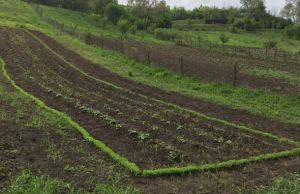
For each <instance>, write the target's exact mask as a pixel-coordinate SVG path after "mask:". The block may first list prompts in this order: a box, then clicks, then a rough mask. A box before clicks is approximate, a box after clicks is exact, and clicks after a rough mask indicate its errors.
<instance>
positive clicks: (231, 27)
mask: <svg viewBox="0 0 300 194" xmlns="http://www.w3.org/2000/svg"><path fill="white" fill-rule="evenodd" d="M229 31H230V32H231V33H233V34H237V33H239V30H238V29H237V28H236V27H235V26H234V25H230V27H229Z"/></svg>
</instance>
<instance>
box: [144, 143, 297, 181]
mask: <svg viewBox="0 0 300 194" xmlns="http://www.w3.org/2000/svg"><path fill="white" fill-rule="evenodd" d="M299 154H300V148H294V149H292V150H288V151H282V152H277V153H270V154H263V155H259V156H253V157H250V158H246V159H239V160H228V161H225V162H219V163H214V164H203V165H199V166H196V165H190V166H185V167H172V168H160V169H149V170H144V171H143V175H144V176H162V175H175V174H185V173H191V172H195V171H198V172H204V171H208V170H218V169H224V168H230V167H233V166H241V165H245V164H249V163H253V162H258V161H263V160H271V159H278V158H285V157H290V156H295V155H299Z"/></svg>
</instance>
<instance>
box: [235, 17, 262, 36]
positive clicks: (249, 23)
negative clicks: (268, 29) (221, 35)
mask: <svg viewBox="0 0 300 194" xmlns="http://www.w3.org/2000/svg"><path fill="white" fill-rule="evenodd" d="M260 26H261V25H260V24H259V23H258V22H257V21H255V20H254V19H253V18H249V17H246V18H239V19H236V20H235V21H234V23H233V27H235V28H239V29H243V30H246V31H249V32H252V31H256V30H257V29H259V28H260Z"/></svg>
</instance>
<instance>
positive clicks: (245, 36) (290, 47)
mask: <svg viewBox="0 0 300 194" xmlns="http://www.w3.org/2000/svg"><path fill="white" fill-rule="evenodd" d="M200 22H201V21H197V20H196V21H194V22H192V26H191V28H190V29H191V30H190V31H189V32H184V31H179V30H178V31H177V33H179V34H182V35H183V36H185V35H186V34H188V36H193V37H194V39H197V37H198V36H200V37H201V39H203V40H207V41H211V42H216V43H219V44H222V42H221V40H220V35H221V34H224V35H225V36H227V37H228V38H229V41H228V42H227V43H226V45H230V46H240V47H255V48H264V43H265V42H267V41H270V40H273V41H276V42H278V45H277V46H278V48H279V49H282V50H285V51H289V52H293V53H297V52H300V49H299V48H300V41H298V40H291V39H288V38H287V37H286V35H285V31H284V30H259V31H257V32H252V33H249V32H244V31H241V32H239V33H231V32H229V27H228V26H226V25H223V26H222V25H207V24H201V23H200ZM186 25H187V21H180V20H179V21H175V22H174V27H175V28H176V29H186V27H185V26H186Z"/></svg>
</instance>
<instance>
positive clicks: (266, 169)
mask: <svg viewBox="0 0 300 194" xmlns="http://www.w3.org/2000/svg"><path fill="white" fill-rule="evenodd" d="M0 33H1V35H2V34H4V33H11V34H12V35H13V34H17V33H23V32H17V31H14V30H12V29H9V30H7V29H5V30H3V29H1V32H0ZM40 36H41V37H42V38H43V40H44V41H45V42H46V43H47V44H48V45H49V46H50V47H51V48H53V49H55V50H56V52H58V53H59V54H61V55H63V56H64V58H65V59H66V60H68V61H70V62H72V63H73V64H75V65H76V66H78V67H80V68H81V69H83V70H84V71H85V72H88V73H89V74H91V75H93V76H95V77H98V78H100V79H104V80H106V81H109V82H112V83H115V84H116V85H119V86H122V87H126V88H129V89H131V90H132V91H135V92H139V93H142V94H146V95H148V96H152V97H156V98H159V99H162V100H166V101H168V102H173V103H176V104H179V105H182V106H184V107H187V108H191V109H194V110H197V111H199V110H201V112H205V113H207V114H208V113H209V114H210V115H213V116H216V117H219V118H223V116H222V112H223V113H235V114H231V115H230V116H229V117H227V118H226V119H229V120H232V121H234V122H235V121H239V123H244V124H247V125H250V123H251V121H252V122H254V121H255V120H254V119H255V118H256V119H258V118H259V120H260V122H258V123H255V122H254V123H255V126H256V127H258V128H259V129H264V130H268V131H273V132H276V133H278V134H283V135H285V136H287V137H293V136H295V135H297V134H298V136H299V133H298V132H297V131H296V130H295V129H298V130H299V126H291V125H286V124H282V123H275V124H274V126H277V128H275V127H274V128H272V130H271V128H269V127H268V125H269V124H271V123H273V122H272V121H268V120H267V119H265V118H260V117H258V116H254V115H251V114H248V113H245V112H242V111H238V110H234V109H230V108H226V107H221V106H218V105H215V104H211V103H207V102H201V101H200V100H198V99H192V98H188V97H185V96H181V95H179V94H174V93H167V92H163V91H161V90H159V89H156V88H151V87H146V86H144V85H141V84H137V83H134V82H131V81H128V80H126V79H123V78H120V77H118V76H116V75H115V74H112V73H110V72H109V71H107V70H105V69H103V68H101V67H99V66H98V65H95V64H92V63H90V62H89V61H87V60H85V59H83V58H82V57H80V56H79V55H77V54H76V53H74V52H72V51H70V50H67V49H65V48H63V47H61V46H60V45H59V44H58V43H57V42H55V41H54V40H51V39H49V38H48V37H46V36H44V35H41V34H39V37H40ZM2 41H3V40H2ZM21 43H22V42H21ZM8 45H9V44H8ZM8 45H7V46H5V47H4V48H5V49H4V50H3V49H0V53H1V57H3V53H9V52H10V54H11V55H8V56H6V57H7V58H6V59H5V62H6V63H7V65H9V64H10V65H13V66H14V64H18V65H21V64H22V65H24V64H26V65H28V66H29V67H30V65H32V64H30V61H31V59H28V61H26V60H25V59H26V58H24V55H22V54H21V53H18V52H13V51H16V50H13V49H16V48H10V47H9V46H8ZM32 46H34V45H32ZM36 47H37V50H39V49H41V48H39V46H38V45H36ZM10 49H12V50H10ZM40 51H43V49H41V50H40ZM16 53H18V54H20V55H21V57H20V58H19V59H20V60H22V61H18V60H17V61H13V62H14V63H10V62H12V61H11V60H12V59H11V58H13V57H15V55H16ZM25 53H26V52H25ZM46 53H48V52H46ZM27 54H30V53H27ZM31 54H32V56H33V57H35V56H36V55H35V54H33V53H31ZM25 56H26V55H25ZM43 56H44V55H43ZM3 58H4V57H3ZM45 60H46V61H47V57H46V56H45ZM46 64H47V63H46ZM26 65H25V66H23V67H25V68H24V69H23V70H25V69H26V68H28V67H27V66H26ZM19 67H22V66H19ZM32 67H33V66H32ZM10 68H11V69H10ZM57 68H58V69H57V70H59V69H60V70H61V72H63V71H64V67H63V66H58V67H57ZM8 69H9V72H10V73H11V71H12V72H14V73H15V72H18V71H21V70H20V69H18V68H15V69H14V68H12V66H9V68H8ZM41 71H45V69H44V67H42V66H41V67H40V69H39V68H37V69H35V70H34V72H35V73H37V72H41ZM25 72H26V71H25ZM17 75H18V74H17ZM11 76H12V77H13V78H15V76H16V75H15V74H11ZM24 77H25V76H24ZM24 77H23V78H21V77H20V78H19V79H18V78H17V79H16V81H17V83H18V82H19V83H21V79H24ZM41 77H42V76H41ZM29 78H30V73H29ZM46 79H48V78H46ZM80 79H82V80H83V81H84V79H83V78H80ZM41 80H43V79H41ZM53 82H55V80H53ZM53 82H51V84H53ZM66 82H67V81H66ZM76 83H78V84H80V83H79V82H76ZM31 84H32V83H31ZM51 84H50V86H52V85H51ZM32 85H33V84H32ZM50 86H49V87H50ZM27 87H28V88H26V89H28V90H33V91H34V90H35V95H37V96H38V95H41V96H44V97H45V98H46V96H51V95H49V93H47V94H46V93H45V92H43V88H42V86H41V85H40V87H39V88H37V87H36V86H35V87H36V88H34V87H30V85H28V86H27ZM37 89H41V90H40V91H37ZM80 89H82V91H83V90H84V89H85V88H84V87H81V88H80ZM94 89H97V87H96V86H95V88H94ZM53 99H55V98H54V97H53ZM56 100H57V99H56ZM57 101H58V100H57ZM64 103H65V102H64ZM50 105H52V104H50ZM193 105H197V106H193ZM0 106H1V109H2V108H5V107H9V105H8V104H5V103H1V104H0ZM57 106H58V105H57ZM29 107H30V106H28V108H27V109H28V110H30V108H29ZM8 109H11V108H8ZM27 109H26V110H27ZM220 110H222V112H220ZM15 111H16V110H15ZM8 112H11V113H12V114H11V118H13V115H15V114H14V112H13V111H12V110H9V111H8ZM238 113H240V114H238ZM225 115H226V114H225ZM234 116H235V117H234ZM247 118H248V119H249V120H248V119H247ZM251 119H253V120H251ZM14 126H16V125H15V124H13V122H8V123H6V124H5V123H1V135H2V134H6V135H5V136H1V143H2V142H4V143H3V145H6V147H5V146H3V150H5V151H6V150H9V149H8V148H9V146H11V145H10V144H15V142H18V137H15V136H14V135H13V134H18V135H21V136H23V138H24V139H26V140H29V141H30V139H31V140H32V142H36V139H40V138H41V136H43V134H41V133H39V131H40V130H37V129H35V130H33V132H30V130H29V132H28V130H26V131H25V130H18V131H16V130H13V128H14ZM281 127H286V128H281ZM276 129H278V130H276ZM279 129H281V130H279ZM293 129H294V130H295V131H296V132H294V133H292V132H293V131H292V130H293ZM50 131H51V130H50ZM283 131H285V133H283ZM27 132H28V134H27ZM71 134H72V133H71ZM18 135H16V136H18ZM32 136H35V137H33V138H32ZM9 137H10V138H9ZM52 138H53V139H60V138H58V137H56V136H52ZM70 139H72V141H71V142H72V144H70V145H74V146H75V145H78V144H79V145H81V144H83V145H86V146H89V148H90V149H91V150H87V152H88V153H90V152H91V153H95V154H96V153H97V152H99V151H98V150H96V149H95V148H94V147H93V146H92V145H89V144H87V143H86V142H85V141H83V140H82V138H81V137H80V135H79V134H77V135H76V136H75V137H73V138H71V137H70ZM295 139H298V138H297V137H295ZM78 141H80V143H78ZM5 142H7V143H5ZM66 143H70V142H66ZM1 145H2V144H1ZM7 145H8V146H7ZM40 145H41V142H40V140H39V141H37V143H33V144H32V143H26V141H25V142H24V141H19V142H18V144H17V145H13V146H14V147H18V148H22V149H24V150H26V149H27V150H28V147H32V149H34V150H38V151H36V152H35V151H33V153H36V154H33V155H34V156H33V157H29V159H27V160H29V161H30V163H33V164H36V163H37V164H40V166H39V165H37V166H36V167H38V166H39V167H40V168H43V169H45V171H50V172H49V174H50V175H52V176H54V177H60V178H63V179H66V180H67V181H74V182H76V183H79V184H80V183H81V184H80V185H81V187H83V188H85V189H86V190H90V189H89V188H88V186H89V185H90V184H88V183H87V184H83V183H82V180H84V179H82V178H80V177H77V178H78V179H77V178H76V176H79V173H78V174H75V173H73V174H72V173H70V174H67V175H66V174H65V173H64V170H62V168H63V167H64V166H63V165H64V163H65V161H62V162H61V164H60V165H57V164H54V167H53V165H51V164H50V163H48V161H47V159H44V160H42V159H41V158H45V154H44V156H43V153H39V152H42V151H41V150H43V149H40ZM66 145H68V144H64V145H60V146H62V147H65V146H66ZM66 147H71V146H66ZM1 148H2V146H1ZM4 153H5V152H2V151H1V156H0V157H1V158H2V156H4V157H5V159H4V160H6V158H7V157H11V156H6V155H5V154H4ZM12 153H15V152H12ZM21 153H22V152H21ZM24 153H26V152H24ZM25 156H26V157H27V156H28V154H24V156H13V158H14V157H15V159H14V160H15V161H17V162H18V161H24V160H26V159H24V158H26V157H25ZM29 156H30V155H29ZM83 157H84V156H81V157H76V155H74V154H72V153H70V154H68V156H67V159H68V161H69V162H73V161H76V160H78V161H79V163H81V164H82V165H86V161H84V160H83V159H82V158H83ZM33 158H39V160H36V159H33ZM76 158H77V159H76ZM108 160H109V159H108ZM16 164H17V163H15V162H8V163H6V165H5V167H4V168H3V169H4V171H7V172H11V171H13V168H14V166H15V165H16ZM93 165H97V164H96V163H95V164H93ZM299 165H300V164H299V159H298V158H297V157H294V158H290V159H282V160H276V161H269V162H260V163H256V164H251V165H247V166H245V167H240V168H233V169H228V170H222V171H217V172H206V173H201V174H199V173H196V174H191V175H184V176H169V177H160V178H141V177H140V178H139V177H131V178H129V180H130V182H132V183H134V184H135V185H136V186H137V187H138V188H140V189H141V190H142V191H144V192H145V193H235V192H236V191H237V189H238V188H240V187H248V188H249V187H255V186H259V185H267V184H269V183H270V181H271V180H272V179H273V178H274V177H276V176H278V175H286V174H287V173H290V172H297V171H298V169H299V167H300V166H299ZM75 166H76V167H77V166H78V164H75ZM64 169H65V168H64ZM6 174H8V175H7V176H5V178H4V179H3V180H7V178H8V177H9V176H10V174H9V173H6ZM74 174H75V175H74ZM96 174H99V175H100V174H101V172H100V173H95V172H93V173H90V174H89V173H86V177H87V179H88V178H90V177H94V176H95V175H96ZM102 174H103V173H102ZM103 179H105V176H102V179H99V180H100V181H101V180H103ZM103 181H105V180H103ZM1 182H2V179H1Z"/></svg>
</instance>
